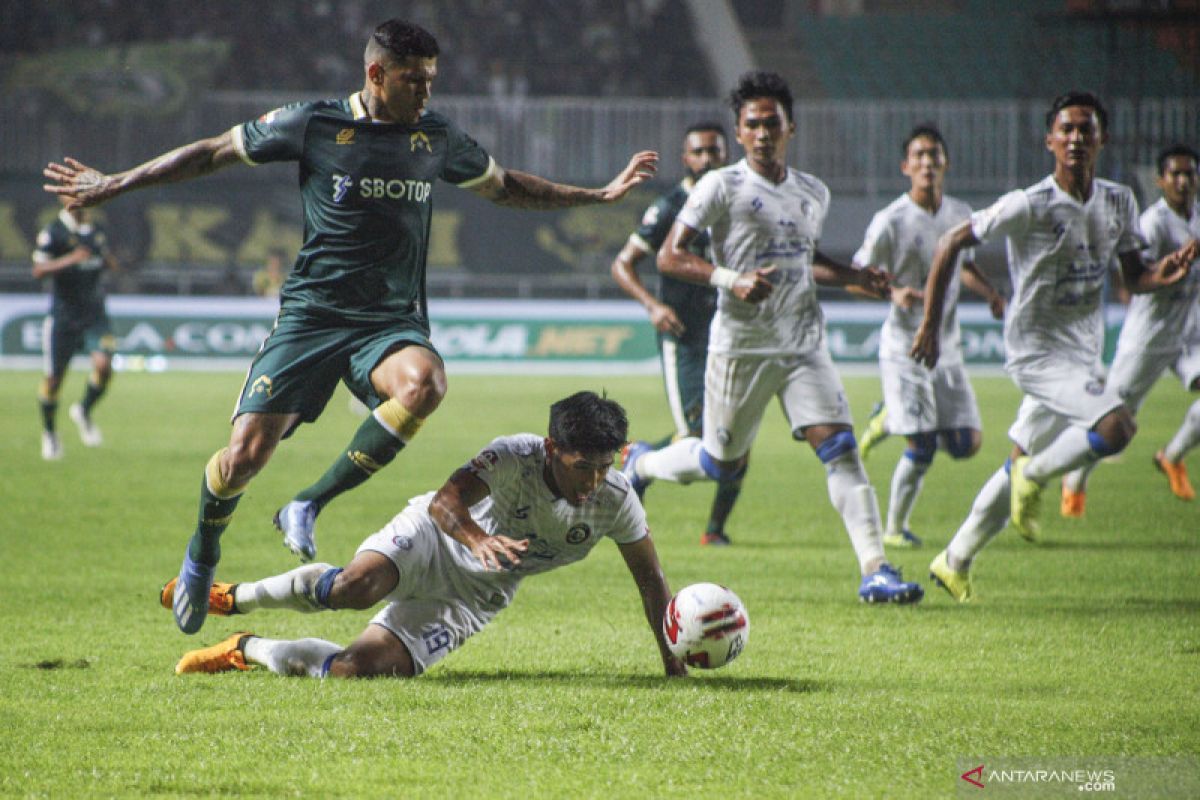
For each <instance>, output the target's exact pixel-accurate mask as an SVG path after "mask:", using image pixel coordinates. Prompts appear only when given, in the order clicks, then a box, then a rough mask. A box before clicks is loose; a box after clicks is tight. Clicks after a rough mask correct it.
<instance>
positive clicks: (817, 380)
mask: <svg viewBox="0 0 1200 800" xmlns="http://www.w3.org/2000/svg"><path fill="white" fill-rule="evenodd" d="M731 101H732V106H733V111H734V117H735V119H736V120H737V131H736V136H737V140H738V142H739V143H740V144H741V145H742V147H743V148H744V149H745V151H746V157H745V158H744V159H742V160H741V161H739V162H738V163H736V164H733V165H732V166H728V167H725V168H723V169H719V170H713V171H712V172H710V173H709V174H708V175H705V176H704V177H703V178H701V179H700V182H699V183H698V184H696V188H695V189H693V190H692V194H691V197H690V198H689V199H688V202H687V205H686V206H684V208H683V210H681V211H680V212H679V216H678V217H677V218H676V220H675V224H674V225H673V226H672V228H671V233H670V235H669V236H668V237H667V242H666V244H665V245H664V246H663V248H662V250H660V251H659V255H658V266H659V269H660V270H662V271H663V272H664V273H666V274H668V275H670V276H672V277H674V278H678V279H680V280H686V281H690V282H692V283H698V284H702V285H712V286H716V287H718V288H719V289H720V296H719V300H718V305H717V314H716V316H715V317H714V319H713V325H712V335H711V336H712V338H711V341H710V342H709V353H708V365H707V370H706V373H705V393H704V425H703V438H702V439H684V440H681V441H679V442H676V443H674V444H672V445H670V446H668V447H666V448H663V449H662V450H658V451H654V452H645V451H644V450H643V451H641V452H635V453H632V454H631V455H633V456H634V457H633V458H630V459H627V460H626V462H625V467H624V469H625V474H626V475H628V476H630V480H631V482H632V483H633V485H634V487H635V488H644V487H645V485H646V484H647V483H648V482H649V481H651V480H654V479H656V478H661V479H665V480H670V481H675V482H678V483H688V482H691V481H695V480H703V479H706V478H707V479H712V480H729V479H733V478H737V477H738V476H739V475H740V474H741V473H742V471H743V470H744V469H745V466H746V457H747V454H748V453H749V452H750V447H751V444H752V443H753V441H754V438H755V436H756V435H757V433H758V428H759V424H760V423H761V422H762V416H763V413H764V411H765V410H766V407H767V404H768V403H769V402H770V401H771V398H773V397H775V398H778V400H779V402H780V405H781V406H782V407H783V411H784V414H785V415H786V416H787V419H788V423H789V424H790V426H791V430H792V435H793V436H794V437H795V438H796V439H802V440H804V441H807V442H808V443H809V445H810V446H811V447H812V448H813V450H815V451H816V453H817V457H818V458H820V459H821V461H822V462H823V463H824V464H825V469H826V474H827V476H828V477H827V481H828V488H829V497H830V500H831V501H832V502H833V505H834V507H835V508H836V509H837V510H838V513H839V514H841V517H842V521H843V522H844V524H845V526H846V530H847V532H848V533H849V535H850V542H851V544H852V545H853V547H854V551H855V554H856V555H857V557H858V562H859V569H860V571H861V573H862V576H863V577H862V582H861V584H860V586H859V591H858V593H859V597H860V598H861V599H862V600H864V601H867V602H885V603H886V602H891V603H914V602H917V601H918V600H920V599H921V597H922V594H923V590H922V589H921V586H920V585H919V584H916V583H909V582H906V581H904V580H902V579H901V577H900V573H899V571H898V570H896V569H895V568H894V567H892V566H891V565H890V564H889V563H888V562H887V559H886V557H885V556H884V552H883V542H882V541H881V533H882V531H881V530H880V529H881V527H882V526H881V524H880V519H879V505H878V502H877V501H876V499H875V491H874V489H872V488H871V483H870V481H868V480H867V475H866V472H864V470H863V467H862V460H861V459H860V458H859V455H858V448H857V446H856V443H855V440H854V433H853V431H852V429H851V420H850V409H849V406H848V405H847V403H846V396H845V392H844V391H843V389H842V381H841V377H840V376H839V375H838V372H837V370H836V369H835V368H834V366H833V360H832V359H831V358H830V356H829V348H828V346H827V345H826V342H825V319H824V316H823V315H822V313H821V307H820V305H819V304H818V303H817V293H816V285H817V284H818V283H820V284H823V285H827V286H854V287H859V288H860V289H861V290H863V291H864V292H866V293H868V294H871V295H874V296H877V297H882V296H884V293H885V292H887V290H888V282H887V276H886V275H885V274H883V273H882V272H880V271H878V270H875V269H862V270H855V269H852V268H850V267H848V266H845V265H842V264H838V263H837V262H835V261H833V260H831V259H830V258H828V257H827V256H825V255H824V254H823V253H821V252H820V251H819V250H817V242H818V240H819V239H820V237H821V228H822V226H823V225H824V222H825V215H826V213H827V211H828V208H829V189H828V188H827V187H826V186H825V184H824V183H822V182H821V181H820V180H819V179H817V178H816V177H814V176H812V175H807V174H805V173H803V172H800V171H799V170H796V169H792V168H790V167H789V166H788V165H787V145H788V141H789V140H790V139H791V137H792V135H793V134H794V133H795V130H796V125H795V122H794V121H793V120H792V94H791V91H790V90H789V89H788V86H787V84H786V83H785V82H784V80H783V79H782V78H781V77H780V76H779V75H777V74H775V73H771V72H753V73H748V74H746V75H744V76H742V79H741V81H740V82H739V83H738V86H737V88H736V89H735V90H734V91H733V94H732V96H731ZM706 229H708V230H709V231H710V235H711V237H712V251H713V262H712V263H710V262H709V261H706V260H705V259H704V258H701V257H700V256H698V255H696V254H695V253H693V252H692V251H691V250H690V249H689V246H690V245H691V243H692V242H693V241H694V240H695V239H696V237H698V236H699V235H700V234H701V232H702V231H704V230H706Z"/></svg>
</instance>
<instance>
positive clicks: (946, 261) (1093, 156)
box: [912, 92, 1200, 602]
mask: <svg viewBox="0 0 1200 800" xmlns="http://www.w3.org/2000/svg"><path fill="white" fill-rule="evenodd" d="M1107 125H1108V114H1107V112H1106V111H1105V109H1104V106H1103V105H1102V104H1101V102H1100V100H1099V98H1097V97H1096V96H1095V95H1093V94H1090V93H1088V92H1069V93H1067V94H1063V95H1060V96H1059V97H1057V98H1056V99H1055V100H1054V102H1053V104H1052V105H1051V107H1050V111H1049V112H1048V113H1047V114H1046V149H1047V150H1049V151H1050V152H1051V153H1053V154H1054V172H1053V174H1051V175H1050V176H1048V177H1046V178H1045V179H1044V180H1042V181H1040V182H1039V183H1036V184H1034V185H1033V186H1031V187H1029V188H1027V189H1018V190H1016V191H1013V192H1009V193H1008V194H1006V195H1004V196H1003V197H1001V198H1000V200H998V201H997V202H996V203H995V204H994V205H992V206H991V207H989V208H986V209H984V210H982V211H976V212H975V213H974V214H972V215H971V218H970V219H969V220H968V221H966V222H964V223H962V224H961V225H958V226H957V227H955V228H954V229H953V230H951V231H950V232H949V233H947V234H946V235H944V236H943V237H942V238H941V239H940V240H939V242H938V247H937V252H936V253H935V254H934V257H933V266H932V269H931V271H930V273H929V281H928V283H927V284H926V289H925V292H926V294H925V318H924V319H923V320H922V321H921V327H920V328H919V329H918V331H917V335H916V337H915V338H914V342H913V349H912V355H913V358H915V359H917V360H918V361H920V362H921V363H923V364H925V365H926V366H928V367H934V366H936V365H937V362H938V358H939V355H940V345H939V339H940V336H941V330H942V327H941V323H942V313H943V308H944V302H945V298H946V294H947V287H948V286H949V284H950V279H951V277H952V276H953V273H954V269H953V267H954V263H955V262H956V261H957V259H958V257H959V254H960V253H962V251H963V250H965V249H966V248H968V247H973V246H975V245H977V244H980V243H982V242H986V241H988V240H989V239H992V238H995V237H997V236H1003V237H1005V239H1006V240H1007V245H1008V268H1009V274H1010V276H1011V279H1012V286H1013V296H1012V299H1011V301H1010V303H1009V306H1008V309H1007V313H1006V314H1005V318H1004V345H1005V356H1006V364H1005V366H1006V368H1007V370H1008V373H1009V375H1010V376H1011V377H1012V379H1013V382H1014V383H1016V385H1017V388H1019V389H1020V390H1021V391H1022V392H1023V393H1024V395H1025V397H1024V399H1023V400H1022V401H1021V407H1020V410H1019V411H1018V412H1017V419H1016V421H1015V422H1014V423H1013V425H1012V427H1011V428H1010V429H1009V431H1008V435H1009V438H1010V439H1012V441H1013V451H1012V456H1011V458H1010V459H1009V460H1008V461H1007V462H1005V464H1004V466H1003V467H1001V468H1000V469H999V470H997V471H996V473H995V474H994V475H992V477H991V478H989V479H988V481H987V483H985V484H984V486H983V489H981V490H980V492H979V495H978V496H977V497H976V498H975V502H974V505H973V506H972V508H971V512H970V514H969V515H968V517H967V519H966V521H965V522H964V523H963V524H962V526H961V527H960V528H959V529H958V532H957V533H955V535H954V538H953V539H952V540H951V541H950V543H949V545H948V546H947V547H946V549H945V550H943V551H942V552H941V553H939V554H938V555H937V556H936V557H935V558H934V560H933V562H932V563H931V564H930V566H929V570H930V575H931V577H933V578H934V579H935V580H936V581H937V583H938V584H939V585H940V586H942V587H943V588H944V589H946V591H948V592H949V593H950V595H951V596H952V597H954V598H955V599H956V600H958V601H960V602H965V601H967V600H969V599H970V598H971V594H972V589H971V580H970V568H971V563H972V561H973V559H974V558H975V556H976V555H977V554H978V553H979V551H980V550H982V549H983V547H984V546H986V544H987V543H988V542H989V541H990V540H991V538H992V537H993V536H995V535H996V534H997V533H999V532H1000V530H1001V529H1002V528H1003V527H1004V525H1005V522H1007V520H1008V519H1009V517H1010V516H1011V518H1012V522H1013V526H1014V527H1016V529H1017V531H1018V532H1019V533H1020V534H1021V535H1022V536H1023V537H1025V538H1026V539H1029V540H1031V541H1032V540H1036V539H1037V538H1038V536H1039V532H1040V521H1039V515H1040V508H1041V492H1042V487H1043V486H1044V485H1045V483H1046V481H1048V480H1049V479H1050V478H1053V477H1055V476H1056V475H1061V474H1063V473H1065V472H1068V471H1070V470H1072V469H1075V468H1077V467H1081V466H1084V465H1085V464H1088V463H1091V462H1093V461H1095V460H1097V459H1099V458H1102V457H1104V456H1107V455H1112V454H1113V453H1118V452H1120V451H1121V450H1123V449H1124V448H1125V447H1126V446H1127V445H1128V444H1129V442H1130V440H1131V439H1132V438H1133V434H1134V431H1135V430H1136V427H1135V425H1134V421H1133V414H1132V413H1131V412H1130V410H1129V408H1128V406H1126V405H1125V404H1124V403H1123V402H1122V400H1121V397H1120V395H1119V394H1118V393H1117V389H1116V386H1115V385H1113V384H1111V383H1110V384H1108V385H1106V384H1105V383H1104V382H1103V381H1100V380H1098V379H1097V378H1096V377H1095V365H1096V364H1097V363H1099V360H1100V350H1101V348H1102V346H1103V338H1104V337H1103V335H1102V331H1103V328H1102V327H1101V322H1102V320H1101V315H1102V307H1101V302H1100V301H1101V296H1102V294H1103V291H1104V284H1105V280H1106V273H1107V271H1108V265H1109V264H1110V263H1111V262H1112V260H1113V259H1119V262H1120V265H1121V274H1122V275H1123V277H1124V281H1125V285H1126V287H1127V288H1128V289H1129V290H1130V291H1131V292H1134V293H1143V292H1151V291H1154V290H1156V289H1158V288H1160V287H1163V286H1167V285H1170V284H1173V283H1175V282H1178V281H1179V280H1180V279H1182V278H1183V277H1184V276H1185V275H1186V274H1187V269H1188V263H1189V262H1190V261H1191V260H1192V259H1194V258H1195V257H1196V254H1197V250H1198V249H1200V245H1197V243H1196V242H1195V240H1193V241H1192V242H1190V243H1189V244H1188V246H1186V247H1185V248H1183V249H1181V250H1177V251H1175V252H1174V253H1172V254H1170V255H1168V256H1167V257H1165V258H1163V259H1161V260H1160V261H1159V262H1157V263H1155V264H1150V265H1147V264H1146V263H1144V262H1143V260H1142V256H1141V251H1142V249H1143V248H1144V246H1145V241H1144V240H1143V239H1142V237H1141V234H1140V233H1139V232H1138V219H1137V201H1136V200H1135V199H1134V196H1133V190H1131V189H1130V188H1129V187H1128V186H1124V185H1122V184H1119V183H1114V182H1112V181H1107V180H1104V179H1102V178H1097V177H1096V161H1097V159H1098V158H1099V155H1100V151H1101V149H1102V148H1103V147H1104V143H1105V140H1106V138H1107V135H1108V133H1107V131H1108V128H1107Z"/></svg>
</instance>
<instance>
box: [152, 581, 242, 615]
mask: <svg viewBox="0 0 1200 800" xmlns="http://www.w3.org/2000/svg"><path fill="white" fill-rule="evenodd" d="M178 582H179V578H171V580H169V581H167V584H166V585H165V586H163V588H162V591H161V592H159V593H158V602H159V603H161V604H162V607H163V608H165V609H167V610H168V611H170V610H171V607H172V606H173V605H174V603H175V584H176V583H178ZM236 588H237V584H236V583H221V582H220V581H214V582H213V585H212V588H211V589H209V590H208V613H210V614H216V615H217V616H218V617H228V616H231V615H233V614H240V613H242V612H240V611H238V610H237V605H236V604H235V603H234V601H233V590H234V589H236Z"/></svg>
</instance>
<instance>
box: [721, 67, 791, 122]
mask: <svg viewBox="0 0 1200 800" xmlns="http://www.w3.org/2000/svg"><path fill="white" fill-rule="evenodd" d="M759 97H769V98H771V99H772V100H778V101H779V104H780V105H782V106H783V110H784V111H786V112H787V118H788V122H791V121H792V90H791V89H789V88H788V85H787V81H785V80H784V79H783V77H782V76H781V75H780V74H779V73H778V72H761V71H758V72H747V73H745V74H744V75H742V77H741V78H739V79H738V85H737V87H736V88H734V90H733V91H732V92H730V93H729V105H730V106H732V107H733V119H734V121H735V123H736V121H737V120H738V119H739V118H740V117H741V114H742V106H744V105H746V103H748V102H750V101H751V100H754V99H756V98H759Z"/></svg>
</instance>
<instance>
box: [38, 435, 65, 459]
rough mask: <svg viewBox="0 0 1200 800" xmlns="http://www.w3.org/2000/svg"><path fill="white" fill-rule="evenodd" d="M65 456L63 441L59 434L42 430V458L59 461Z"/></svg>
mask: <svg viewBox="0 0 1200 800" xmlns="http://www.w3.org/2000/svg"><path fill="white" fill-rule="evenodd" d="M62 457H63V447H62V442H60V441H59V440H58V434H56V433H51V432H50V431H42V458H43V459H45V460H46V461H59V460H61V459H62Z"/></svg>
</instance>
